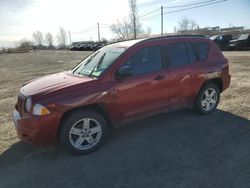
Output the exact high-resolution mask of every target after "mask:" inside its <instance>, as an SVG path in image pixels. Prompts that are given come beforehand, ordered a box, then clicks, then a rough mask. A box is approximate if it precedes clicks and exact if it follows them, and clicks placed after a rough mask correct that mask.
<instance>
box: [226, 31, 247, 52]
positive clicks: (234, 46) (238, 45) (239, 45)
mask: <svg viewBox="0 0 250 188" xmlns="http://www.w3.org/2000/svg"><path fill="white" fill-rule="evenodd" d="M228 47H229V49H231V50H243V49H245V48H250V34H241V35H240V37H239V38H238V39H235V40H231V41H230V42H229V44H228Z"/></svg>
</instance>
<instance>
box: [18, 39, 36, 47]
mask: <svg viewBox="0 0 250 188" xmlns="http://www.w3.org/2000/svg"><path fill="white" fill-rule="evenodd" d="M33 46H34V44H33V42H31V41H30V40H28V39H22V40H20V45H19V47H20V48H22V49H31V48H32V47H33Z"/></svg>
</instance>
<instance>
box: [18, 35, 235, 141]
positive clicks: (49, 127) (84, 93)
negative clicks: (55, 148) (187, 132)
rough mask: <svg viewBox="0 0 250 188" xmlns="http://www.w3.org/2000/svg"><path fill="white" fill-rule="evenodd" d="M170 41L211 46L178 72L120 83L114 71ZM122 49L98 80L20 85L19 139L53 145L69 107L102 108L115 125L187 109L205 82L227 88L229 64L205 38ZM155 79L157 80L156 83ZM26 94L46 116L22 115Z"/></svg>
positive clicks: (59, 78) (59, 77)
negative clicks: (219, 82) (199, 59)
mask: <svg viewBox="0 0 250 188" xmlns="http://www.w3.org/2000/svg"><path fill="white" fill-rule="evenodd" d="M172 42H207V43H209V46H210V49H209V55H208V58H207V60H206V61H205V62H195V63H194V64H190V65H186V66H183V67H180V68H171V67H167V66H166V67H164V68H163V69H161V70H159V71H155V72H151V73H148V74H144V75H138V76H133V77H130V78H126V79H122V80H121V79H117V78H116V77H115V73H116V71H117V69H118V68H119V67H121V66H122V65H123V64H124V63H125V62H126V61H127V60H128V59H129V57H131V56H132V55H133V54H134V53H135V52H137V51H138V50H140V49H141V48H144V47H147V46H152V45H158V46H163V45H166V44H168V43H172ZM126 45H127V46H128V49H127V50H126V51H125V52H124V54H122V55H121V56H120V57H119V58H118V59H117V60H116V62H115V63H114V64H112V65H111V66H110V67H109V68H108V70H106V71H105V72H104V74H103V75H102V76H101V77H100V78H98V79H93V78H89V77H82V76H76V75H73V74H71V73H70V72H62V73H58V74H52V75H48V76H44V77H42V78H38V79H35V80H32V81H30V82H28V83H27V84H26V85H24V86H23V87H22V88H21V90H20V95H19V99H18V102H17V105H16V110H17V111H18V114H19V116H20V117H19V119H18V120H17V121H16V123H15V124H16V129H17V132H18V136H19V138H20V139H22V140H25V141H27V142H31V143H33V144H50V143H55V142H56V141H57V139H58V138H57V137H58V131H59V128H60V122H61V119H62V117H63V115H64V114H65V113H66V112H68V111H70V110H72V109H76V108H81V107H85V106H88V105H92V104H98V105H99V104H101V105H102V106H103V107H104V108H105V110H106V113H107V114H108V117H109V119H110V121H111V122H112V123H113V125H118V124H122V123H124V122H126V121H127V120H130V119H136V118H138V117H142V116H143V117H144V116H147V115H149V114H154V113H157V112H160V111H162V110H164V111H170V110H173V109H179V108H183V107H185V106H189V105H192V104H193V102H194V100H195V98H196V96H197V94H198V92H199V90H200V88H201V87H202V85H203V84H204V83H205V82H206V81H207V80H210V79H213V78H220V79H222V83H223V88H222V90H223V91H224V90H225V89H226V88H228V87H229V84H230V79H231V76H230V75H229V68H228V61H227V60H226V59H225V58H224V56H223V55H222V54H221V52H219V51H218V50H217V49H216V47H215V46H214V45H213V43H212V42H210V40H208V39H205V38H192V37H191V38H185V39H183V38H161V39H156V40H140V41H138V42H130V43H129V42H127V43H121V44H120V46H126ZM117 46H119V43H118V44H117ZM164 60H165V59H164V58H163V61H164ZM158 76H160V77H161V79H155V78H156V77H158ZM27 96H31V97H32V104H33V105H32V108H33V106H34V104H35V103H39V104H42V105H43V106H45V107H47V109H48V110H49V111H50V112H51V114H49V115H44V116H34V115H32V114H31V113H26V112H25V111H24V102H25V100H26V97H27Z"/></svg>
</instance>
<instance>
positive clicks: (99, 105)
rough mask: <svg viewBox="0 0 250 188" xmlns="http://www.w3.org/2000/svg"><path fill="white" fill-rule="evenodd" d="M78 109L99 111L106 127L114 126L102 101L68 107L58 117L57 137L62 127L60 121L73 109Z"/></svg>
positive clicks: (72, 111)
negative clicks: (68, 108) (59, 117)
mask: <svg viewBox="0 0 250 188" xmlns="http://www.w3.org/2000/svg"><path fill="white" fill-rule="evenodd" d="M79 110H91V111H94V112H97V113H99V114H100V115H102V116H103V118H104V119H105V120H106V122H107V125H108V128H111V129H113V128H114V125H113V122H112V121H111V118H110V117H109V115H108V112H107V109H106V107H105V104H102V103H94V104H88V105H85V106H80V107H77V108H73V109H70V110H68V111H66V112H64V113H63V115H62V117H61V119H60V123H59V129H58V132H57V135H58V136H57V137H58V138H59V134H60V131H61V127H62V122H63V121H64V120H65V119H66V118H67V117H68V116H69V115H70V114H72V113H74V112H75V111H79Z"/></svg>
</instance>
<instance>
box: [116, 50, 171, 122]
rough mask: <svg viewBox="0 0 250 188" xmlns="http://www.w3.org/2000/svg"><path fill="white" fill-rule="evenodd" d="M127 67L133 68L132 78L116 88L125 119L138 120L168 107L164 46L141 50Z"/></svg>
mask: <svg viewBox="0 0 250 188" xmlns="http://www.w3.org/2000/svg"><path fill="white" fill-rule="evenodd" d="M123 66H130V67H131V69H132V76H130V77H128V78H124V79H118V80H117V82H116V84H115V86H114V87H115V88H114V89H115V90H116V107H117V110H119V111H120V113H121V115H122V118H128V119H129V118H136V117H137V116H140V115H146V114H147V113H152V112H155V111H157V110H159V109H160V108H164V107H167V105H168V93H167V92H168V89H167V88H166V83H167V80H168V77H169V74H168V72H167V70H166V69H163V64H162V54H161V47H160V46H149V47H144V48H141V49H139V50H138V51H137V52H135V53H134V54H133V55H132V56H130V57H129V58H128V60H127V61H126V62H124V64H123Z"/></svg>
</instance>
